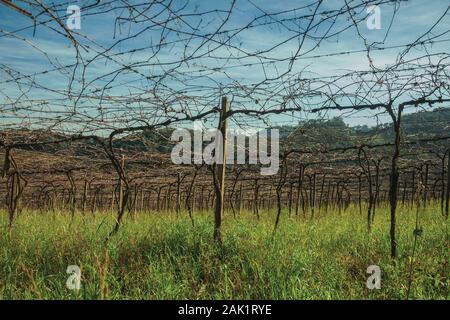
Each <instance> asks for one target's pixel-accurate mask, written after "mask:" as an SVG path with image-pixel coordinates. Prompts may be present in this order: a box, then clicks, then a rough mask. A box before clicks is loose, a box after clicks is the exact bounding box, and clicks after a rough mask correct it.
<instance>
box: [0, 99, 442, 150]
mask: <svg viewBox="0 0 450 320" xmlns="http://www.w3.org/2000/svg"><path fill="white" fill-rule="evenodd" d="M277 128H278V129H279V130H280V139H281V141H283V142H284V143H287V144H289V145H290V146H291V147H292V148H302V147H310V148H327V149H329V148H339V147H346V146H351V145H355V144H359V143H363V142H364V143H383V142H391V141H392V139H393V130H392V124H390V123H387V124H384V125H381V126H378V127H369V126H366V125H364V126H353V127H351V126H349V125H347V124H346V123H345V122H344V121H343V120H342V119H341V118H332V119H328V120H307V121H301V122H299V123H298V125H296V126H280V127H277ZM173 130H174V129H173V128H170V127H169V128H161V129H158V130H152V131H150V130H144V131H143V132H139V133H135V134H131V135H128V136H124V137H121V138H120V139H117V140H115V141H114V147H115V148H117V149H121V150H122V152H124V153H139V152H153V153H170V152H171V150H172V146H173V144H174V143H173V142H171V141H170V136H171V134H172V132H173ZM402 132H403V136H404V139H411V140H414V139H420V138H423V137H430V136H449V135H450V109H449V108H440V109H435V110H433V111H428V112H424V111H422V112H416V113H412V114H405V115H404V116H403V118H402ZM65 137H66V136H65V135H63V134H59V133H54V132H51V131H42V130H28V129H20V130H19V129H17V130H12V129H8V130H4V131H0V139H1V140H2V141H6V142H7V143H11V142H33V141H55V140H60V139H63V138H65ZM22 149H24V150H29V151H38V152H46V153H51V154H61V155H74V156H87V157H89V156H93V155H97V156H98V146H96V144H95V143H94V142H93V141H88V140H81V141H77V142H75V143H71V144H70V143H69V142H67V143H60V144H45V145H33V146H29V147H23V148H22Z"/></svg>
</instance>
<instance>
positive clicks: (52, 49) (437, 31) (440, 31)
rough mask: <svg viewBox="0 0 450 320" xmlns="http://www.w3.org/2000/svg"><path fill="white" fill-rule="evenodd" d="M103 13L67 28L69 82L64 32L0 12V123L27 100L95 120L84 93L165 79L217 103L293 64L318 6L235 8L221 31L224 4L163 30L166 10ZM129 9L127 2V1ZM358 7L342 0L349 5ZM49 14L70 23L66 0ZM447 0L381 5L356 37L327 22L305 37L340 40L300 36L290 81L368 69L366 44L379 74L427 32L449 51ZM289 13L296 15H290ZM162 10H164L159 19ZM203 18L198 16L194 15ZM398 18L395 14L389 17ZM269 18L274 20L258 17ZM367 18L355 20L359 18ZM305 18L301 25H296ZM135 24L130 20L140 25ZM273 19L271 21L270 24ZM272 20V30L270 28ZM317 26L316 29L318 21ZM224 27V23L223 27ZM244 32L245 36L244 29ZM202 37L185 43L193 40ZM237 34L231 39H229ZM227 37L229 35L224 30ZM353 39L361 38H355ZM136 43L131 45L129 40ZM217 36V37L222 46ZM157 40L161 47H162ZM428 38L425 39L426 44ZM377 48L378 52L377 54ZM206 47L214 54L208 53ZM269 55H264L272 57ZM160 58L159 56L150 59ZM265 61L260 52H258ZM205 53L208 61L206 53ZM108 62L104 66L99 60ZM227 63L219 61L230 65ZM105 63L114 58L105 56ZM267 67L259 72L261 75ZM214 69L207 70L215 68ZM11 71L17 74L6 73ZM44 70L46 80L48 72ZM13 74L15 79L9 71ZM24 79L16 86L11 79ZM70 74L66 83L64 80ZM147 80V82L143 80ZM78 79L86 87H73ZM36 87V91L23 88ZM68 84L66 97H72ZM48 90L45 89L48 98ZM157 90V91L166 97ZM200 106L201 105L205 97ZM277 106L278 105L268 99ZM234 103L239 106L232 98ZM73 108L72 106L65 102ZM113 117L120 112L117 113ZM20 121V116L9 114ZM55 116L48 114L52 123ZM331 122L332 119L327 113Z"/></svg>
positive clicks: (89, 13) (120, 91)
mask: <svg viewBox="0 0 450 320" xmlns="http://www.w3.org/2000/svg"><path fill="white" fill-rule="evenodd" d="M93 2H95V1H71V2H70V4H75V5H79V6H80V7H85V6H88V5H89V4H92V3H93ZM104 2H105V5H104V7H100V8H99V9H95V10H90V9H89V8H88V9H86V10H85V11H83V10H82V11H81V29H80V30H74V36H75V38H76V39H77V40H78V41H79V43H80V44H83V45H84V48H80V47H79V48H78V50H80V55H81V57H82V59H83V61H84V62H86V61H89V60H90V59H93V58H94V57H96V59H94V60H93V61H92V62H90V63H88V65H87V67H86V68H85V69H82V68H77V69H76V70H75V71H74V73H73V74H72V73H71V72H69V70H73V69H71V68H60V69H59V70H57V69H58V67H62V66H70V65H73V64H74V63H76V61H77V60H76V56H77V51H76V48H75V47H74V45H73V43H72V42H71V41H70V40H69V39H68V37H67V36H66V34H65V32H64V29H63V28H62V27H61V26H59V25H58V24H57V23H55V22H54V21H53V22H49V23H45V24H44V22H45V21H47V20H48V19H49V16H48V15H47V14H42V15H40V16H38V17H37V18H36V21H38V23H37V24H36V26H34V24H33V21H32V20H31V19H30V18H28V17H25V16H24V15H22V14H20V13H18V12H16V11H14V10H12V9H11V8H9V7H7V6H5V5H2V4H0V66H2V68H1V70H0V104H1V106H2V107H1V108H2V111H3V112H2V113H3V115H2V116H1V117H2V119H1V121H2V124H6V123H9V122H11V121H13V120H12V119H13V118H14V114H15V113H14V112H17V111H12V109H11V107H10V106H11V105H12V104H14V103H15V102H16V101H18V100H19V99H22V100H25V99H28V100H29V101H33V102H34V103H35V102H36V101H46V102H47V105H48V108H51V109H52V110H54V111H59V110H63V109H67V107H68V106H69V105H70V104H72V103H73V104H75V101H76V103H77V104H78V105H80V106H84V108H85V110H88V111H86V113H90V114H91V115H93V113H95V112H97V111H95V110H96V107H97V104H101V105H102V106H103V105H104V106H105V108H106V107H108V105H107V102H105V101H100V102H99V101H98V99H97V100H92V99H88V98H83V99H81V101H80V99H78V100H77V99H76V96H77V94H80V90H81V88H82V87H83V86H84V91H83V93H84V94H85V95H86V96H94V95H97V94H98V92H99V91H102V93H103V96H105V97H106V96H113V97H117V96H124V97H125V96H126V97H129V98H130V99H131V97H137V96H138V97H140V98H145V94H146V93H145V91H148V90H149V88H152V86H153V85H152V81H156V80H153V79H158V80H160V81H161V79H160V78H159V77H161V75H163V74H166V73H168V72H170V76H169V77H167V78H165V79H164V80H162V81H163V83H164V86H166V87H167V88H168V89H164V90H168V91H167V92H169V91H171V90H175V91H178V92H180V91H184V92H186V94H188V95H189V94H191V95H193V96H198V97H200V96H202V97H208V96H210V97H211V99H213V98H215V93H214V94H212V93H211V92H217V91H218V90H219V89H218V87H221V88H222V87H225V88H227V87H230V86H233V85H234V86H235V85H236V84H237V83H238V84H239V85H243V86H246V85H248V86H251V85H253V84H255V83H258V82H260V81H263V80H264V79H266V78H270V77H274V76H276V75H278V74H282V73H283V72H285V71H287V70H288V68H289V67H290V66H291V62H290V60H289V58H290V57H292V56H294V55H295V54H296V52H297V50H298V48H299V44H300V42H301V41H302V39H301V37H298V32H299V31H301V30H304V29H305V28H306V27H307V26H308V25H309V23H310V20H309V19H308V18H307V17H308V15H311V14H312V12H313V10H315V9H316V6H315V4H316V1H312V0H306V1H294V0H293V1H266V0H264V1H263V0H251V1H248V0H237V1H236V3H235V4H234V5H233V7H232V14H231V15H230V16H229V19H228V20H227V21H226V23H225V24H223V21H224V19H225V17H226V16H227V15H228V10H229V9H230V7H231V2H230V1H220V2H219V1H189V2H185V1H174V2H173V7H172V9H173V10H175V11H176V10H177V9H180V10H181V11H180V13H183V14H185V16H184V17H183V19H182V20H181V19H180V20H178V21H177V20H174V21H172V22H170V23H169V24H168V25H166V27H168V29H170V30H172V31H171V32H168V30H165V28H164V26H163V25H158V23H163V22H164V21H165V20H166V19H167V18H168V16H167V14H166V13H164V12H163V10H162V9H163V7H162V6H159V5H154V6H153V7H151V8H150V9H148V11H145V12H146V14H147V15H148V16H151V15H153V23H152V24H148V23H147V24H146V23H129V22H124V21H122V22H123V23H119V22H120V21H118V20H117V18H118V17H129V16H130V13H129V12H127V9H125V8H123V7H122V5H123V2H121V1H115V2H114V1H113V2H110V1H104ZM132 2H133V1H132ZM354 2H357V1H349V3H354ZM16 3H17V4H18V5H21V6H22V7H23V8H27V9H29V10H30V11H31V12H32V13H33V14H34V15H37V14H38V13H39V12H42V10H38V9H36V8H29V7H28V6H27V5H26V4H23V3H21V2H20V1H16ZM43 3H44V4H46V5H47V6H49V7H52V5H54V8H55V10H54V14H55V15H56V16H58V17H60V18H61V21H66V20H67V14H66V8H65V7H66V5H67V2H66V1H64V2H63V1H61V2H58V1H43ZM134 3H135V4H137V5H138V7H137V8H138V9H144V8H145V5H144V4H143V3H144V2H140V1H135V2H134ZM343 4H344V2H343V1H340V0H339V1H338V0H337V1H331V0H329V1H324V2H323V3H322V4H321V5H320V7H319V8H317V12H319V13H320V12H324V13H326V12H327V11H330V10H334V9H337V8H340V7H342V5H343ZM448 6H449V3H448V1H447V0H435V1H432V2H430V1H425V0H412V1H407V2H402V3H401V4H400V7H399V8H397V9H398V10H395V9H394V6H393V5H392V4H383V5H381V6H380V14H381V28H380V29H374V30H370V29H368V28H367V26H366V25H365V23H360V24H359V28H358V30H356V29H355V28H354V27H348V26H349V25H351V21H350V16H349V15H348V14H347V15H343V16H341V17H340V18H339V19H338V20H337V21H336V22H335V24H334V25H333V26H332V29H331V31H330V30H329V29H328V28H329V27H330V25H331V24H330V22H325V23H320V24H318V25H317V27H316V28H314V29H313V30H312V33H311V34H312V35H313V36H315V37H317V38H320V37H321V36H323V35H325V34H327V35H329V34H332V33H333V32H334V31H337V30H339V31H340V32H339V34H338V35H336V36H332V37H330V38H329V39H327V40H326V41H322V42H320V45H319V46H317V41H315V40H314V38H307V39H306V40H305V41H304V43H302V46H301V49H300V52H299V55H298V56H297V59H296V60H295V62H294V63H293V65H292V70H291V71H290V73H289V74H290V75H299V74H301V77H304V78H314V77H317V78H320V77H327V76H336V75H340V74H345V73H347V72H349V71H355V70H361V71H363V70H368V69H369V63H368V59H367V56H366V52H365V51H364V48H365V46H364V41H363V38H365V39H366V43H369V44H371V43H376V45H375V46H374V50H373V51H372V58H373V63H374V66H375V67H379V68H383V67H385V66H386V65H390V64H394V63H395V61H396V59H397V57H398V54H399V52H401V51H403V50H404V49H405V46H404V45H407V44H409V43H412V42H414V41H415V40H417V39H418V38H420V37H421V36H422V35H423V34H424V33H425V32H426V31H428V30H429V29H430V28H432V27H433V33H432V34H433V35H439V37H437V38H436V39H435V40H434V41H433V43H429V44H428V45H427V49H428V50H431V52H433V53H438V52H444V53H446V52H450V42H449V41H450V34H449V29H450V14H449V13H448V14H447V15H446V16H445V17H443V18H442V20H441V21H440V22H439V23H438V24H437V25H435V23H436V21H437V20H438V19H439V18H440V17H441V16H442V14H443V13H444V12H445V11H446V10H448ZM291 9H296V10H294V11H292V10H291ZM158 10H160V11H161V12H158ZM199 12H201V13H202V15H201V16H199V15H196V14H195V13H199ZM394 12H395V15H394ZM267 13H269V14H275V13H276V15H274V16H271V15H265V14H267ZM363 15H367V13H366V12H359V13H358V15H357V17H362V16H363ZM302 17H305V18H302ZM140 18H142V17H139V16H137V17H136V19H137V20H139V19H140ZM271 19H272V20H273V23H270V22H271ZM275 20H278V22H275ZM280 20H282V21H283V22H282V24H280V22H279V21H280ZM319 20H320V19H319V18H317V20H315V21H313V23H316V22H318V21H319ZM222 24H223V25H222ZM219 26H220V30H221V32H224V35H223V36H221V35H220V34H218V35H215V36H214V37H213V38H212V39H213V41H210V42H209V43H207V44H205V45H202V41H204V37H208V35H209V34H210V33H211V32H213V31H214V30H217V28H218V27H219ZM245 26H249V28H245V29H243V28H244V27H245ZM193 30H195V33H196V34H202V35H203V36H204V37H203V38H202V37H198V38H192V37H191V36H190V34H192V33H193ZM235 30H239V32H238V33H236V35H234V34H233V33H234V32H235ZM225 31H226V32H225ZM358 32H359V33H360V36H359V35H358ZM232 34H233V36H232V38H231V39H230V42H229V44H230V45H231V46H230V47H227V46H224V45H223V44H221V43H220V41H221V40H222V39H224V37H225V35H227V36H230V35H232ZM130 35H133V37H132V38H129V36H130ZM221 37H222V38H221ZM161 39H163V41H162V45H159V46H158V44H161ZM424 40H426V39H424ZM377 48H384V49H383V50H377ZM211 49H213V50H211ZM269 49H270V50H269ZM156 50H158V51H156ZM266 50H268V51H267V53H265V54H264V59H263V62H264V64H261V63H260V62H261V58H258V53H260V52H265V51H266ZM209 51H211V52H210V53H208V52H209ZM105 52H106V54H107V55H112V56H113V59H111V58H102V55H101V54H100V53H105ZM186 54H187V55H188V56H189V55H193V56H197V57H198V58H195V59H192V60H190V61H187V62H186V63H182V64H178V63H177V62H178V61H179V60H180V57H182V56H185V55H186ZM423 54H424V51H423V48H422V47H420V48H419V47H418V48H414V49H413V50H411V52H410V53H409V56H408V57H409V58H412V57H414V56H415V55H417V56H419V55H423ZM231 56H232V57H233V59H226V58H227V57H231ZM109 57H111V56H109ZM127 65H130V66H133V68H134V69H135V70H137V71H138V72H137V73H136V72H126V71H123V70H122V71H120V72H118V70H119V69H123V68H124V66H127ZM174 66H176V67H177V75H175V74H174V73H171V71H170V69H171V67H174ZM263 66H264V67H263ZM212 69H214V70H215V71H214V70H212ZM11 70H14V72H13V73H11ZM47 71H50V72H47ZM15 72H17V73H15ZM19 74H20V76H22V77H24V79H23V81H19V82H20V83H19V85H18V83H17V81H15V80H13V79H14V78H17V76H18V75H19ZM73 75H75V79H76V80H78V81H74V82H73V83H72V82H71V81H70V80H71V79H72V76H73ZM147 77H150V78H151V79H148V78H147ZM81 79H83V84H82V83H81V82H80V81H81ZM30 82H33V85H30ZM69 85H70V89H69ZM49 89H50V90H49ZM164 90H163V91H164ZM255 98H258V96H257V94H256V95H255V96H252V97H251V98H249V99H248V100H246V99H245V97H240V98H239V99H240V100H239V101H240V103H241V104H242V105H243V106H244V105H245V103H251V102H252V101H254V100H255ZM202 99H203V98H202ZM274 99H275V98H274ZM237 100H238V99H237ZM69 101H70V102H69ZM204 103H207V99H206V98H205V102H204ZM117 108H118V109H117V110H119V111H120V106H117ZM16 114H17V113H16ZM56 114H57V113H55V115H56ZM331 115H334V114H331ZM303 116H306V115H300V116H297V117H290V118H287V117H278V118H276V117H275V118H274V119H273V121H275V122H279V123H281V122H284V123H295V122H296V121H298V120H301V118H302V117H303ZM346 121H347V122H348V123H349V124H350V125H357V124H374V121H375V120H374V119H373V118H372V117H371V115H370V114H369V113H360V114H358V115H357V116H355V117H350V118H347V119H346Z"/></svg>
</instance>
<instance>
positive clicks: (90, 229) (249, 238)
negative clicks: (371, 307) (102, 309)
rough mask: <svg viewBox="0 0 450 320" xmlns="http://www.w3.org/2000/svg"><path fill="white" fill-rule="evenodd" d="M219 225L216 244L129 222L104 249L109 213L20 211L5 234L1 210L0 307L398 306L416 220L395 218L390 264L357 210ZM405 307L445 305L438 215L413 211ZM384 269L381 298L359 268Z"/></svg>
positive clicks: (198, 228)
mask: <svg viewBox="0 0 450 320" xmlns="http://www.w3.org/2000/svg"><path fill="white" fill-rule="evenodd" d="M274 216H275V213H274V212H270V213H268V212H266V213H263V214H262V216H261V219H260V220H259V221H258V220H256V218H255V217H254V216H252V215H251V214H250V213H246V214H243V215H241V216H240V217H238V219H234V218H233V217H232V216H231V215H229V214H227V215H226V217H225V218H224V226H223V227H224V229H223V233H224V235H223V238H224V242H223V245H222V246H221V247H219V246H217V245H214V244H213V243H212V241H211V238H212V229H213V225H212V214H206V213H202V214H200V213H197V214H195V222H196V225H195V227H192V225H191V222H190V220H189V218H188V217H187V214H182V215H181V216H180V217H178V218H177V217H176V216H175V215H168V214H162V213H146V214H144V213H142V214H138V215H137V216H136V217H135V219H133V220H132V219H130V218H129V217H127V219H126V220H125V224H124V225H123V226H122V228H121V229H120V231H119V233H118V234H116V235H115V236H114V237H113V238H111V239H110V240H109V241H108V242H106V243H105V238H106V235H107V234H108V232H109V231H110V229H111V226H112V222H113V215H112V214H106V213H96V214H95V215H92V214H86V215H85V216H84V217H83V215H82V214H81V213H77V214H76V218H75V219H74V221H73V222H72V223H71V221H70V216H69V214H68V213H46V214H40V213H38V212H22V213H21V214H20V215H19V217H18V219H17V221H16V224H15V226H14V227H13V230H12V231H11V232H10V233H9V232H8V230H7V227H6V226H7V215H6V212H2V214H1V220H0V223H1V226H2V229H3V232H1V234H0V298H1V299H405V298H406V290H407V286H408V279H409V278H410V277H409V274H410V262H411V252H412V246H413V239H414V237H413V230H414V226H415V213H414V212H412V211H411V210H409V209H407V208H404V209H402V208H400V212H399V213H398V226H399V227H398V239H399V242H398V244H399V258H398V259H397V260H396V261H393V260H391V259H390V258H389V237H388V233H389V224H388V222H389V216H388V210H387V208H385V209H379V210H378V211H377V214H376V217H375V223H374V226H373V229H372V232H371V234H368V232H367V227H366V220H365V215H364V214H363V215H360V214H359V212H358V210H356V208H354V209H349V210H348V211H347V212H343V213H341V214H338V213H328V214H327V215H324V214H322V215H320V216H318V217H315V218H314V220H311V219H308V218H305V217H295V218H294V217H293V218H288V217H287V215H286V214H285V213H283V216H282V221H281V223H280V226H279V229H278V232H277V234H276V236H275V238H274V239H273V240H272V229H273V220H274ZM420 226H421V227H422V229H423V233H422V235H421V237H419V239H418V242H417V250H416V255H415V259H414V260H413V271H412V279H413V282H412V289H411V293H410V299H448V288H449V255H448V253H449V251H448V250H449V237H448V221H446V220H445V219H443V218H442V216H441V214H440V211H439V210H438V207H437V206H436V207H429V208H428V209H427V210H426V212H424V213H423V214H421V215H420ZM373 264H375V265H378V266H380V268H381V271H382V281H381V286H382V287H381V289H380V290H369V289H367V288H366V280H367V278H368V277H369V274H367V273H366V269H367V267H368V266H369V265H373ZM68 265H78V266H80V268H81V270H82V279H81V289H80V290H79V291H73V290H69V289H68V288H67V287H66V279H67V278H68V276H69V275H68V274H67V273H66V269H67V266H68Z"/></svg>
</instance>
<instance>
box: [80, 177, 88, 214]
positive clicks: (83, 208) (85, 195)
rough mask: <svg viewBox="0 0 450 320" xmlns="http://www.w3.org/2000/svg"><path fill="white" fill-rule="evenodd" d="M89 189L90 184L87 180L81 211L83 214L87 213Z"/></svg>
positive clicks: (85, 181)
mask: <svg viewBox="0 0 450 320" xmlns="http://www.w3.org/2000/svg"><path fill="white" fill-rule="evenodd" d="M87 189H88V182H87V180H86V179H84V188H83V204H82V209H81V210H82V211H83V213H84V212H85V211H86V200H87V197H88V191H87Z"/></svg>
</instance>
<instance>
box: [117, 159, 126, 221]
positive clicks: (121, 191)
mask: <svg viewBox="0 0 450 320" xmlns="http://www.w3.org/2000/svg"><path fill="white" fill-rule="evenodd" d="M124 166H125V157H124V155H122V158H121V159H120V167H121V168H122V170H123V168H124ZM118 200H119V212H122V206H123V183H122V177H121V176H119V199H118Z"/></svg>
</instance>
